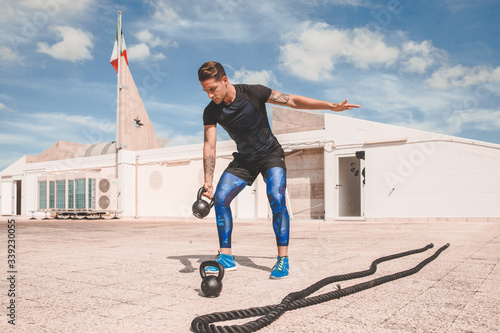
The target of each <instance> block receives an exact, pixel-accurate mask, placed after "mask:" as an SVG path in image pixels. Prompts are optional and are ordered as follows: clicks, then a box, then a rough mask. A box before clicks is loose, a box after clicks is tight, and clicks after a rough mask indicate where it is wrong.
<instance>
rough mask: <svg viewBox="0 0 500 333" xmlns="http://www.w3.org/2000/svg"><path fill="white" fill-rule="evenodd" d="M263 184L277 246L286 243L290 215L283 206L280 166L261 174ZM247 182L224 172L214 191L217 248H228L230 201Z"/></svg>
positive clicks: (283, 173) (283, 183)
mask: <svg viewBox="0 0 500 333" xmlns="http://www.w3.org/2000/svg"><path fill="white" fill-rule="evenodd" d="M263 177H264V182H265V183H266V186H267V198H268V200H269V204H270V205H271V210H272V212H273V229H274V234H275V235H276V243H277V245H278V246H288V241H289V238H290V218H289V216H288V211H287V209H286V196H285V190H286V171H285V170H284V169H283V168H280V167H274V168H271V169H269V170H268V171H267V172H266V173H265V174H263ZM246 185H247V183H246V182H245V181H244V180H243V179H241V178H239V177H236V176H235V175H233V174H230V173H228V172H224V173H223V174H222V176H221V178H220V180H219V183H218V185H217V189H216V191H215V205H214V207H215V215H216V217H217V231H218V232H219V245H220V247H221V248H230V247H231V233H232V231H233V215H232V213H231V207H230V204H231V201H232V200H233V199H234V198H235V197H236V196H237V195H238V193H240V192H241V191H242V190H243V189H244V188H245V187H246Z"/></svg>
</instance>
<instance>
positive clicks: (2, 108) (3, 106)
mask: <svg viewBox="0 0 500 333" xmlns="http://www.w3.org/2000/svg"><path fill="white" fill-rule="evenodd" d="M0 111H9V112H14V110H12V109H11V108H9V107H8V106H6V105H5V104H3V103H2V102H0Z"/></svg>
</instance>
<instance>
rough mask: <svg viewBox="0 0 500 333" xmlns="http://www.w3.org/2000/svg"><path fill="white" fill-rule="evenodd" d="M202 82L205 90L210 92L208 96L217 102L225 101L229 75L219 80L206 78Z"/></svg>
mask: <svg viewBox="0 0 500 333" xmlns="http://www.w3.org/2000/svg"><path fill="white" fill-rule="evenodd" d="M200 83H201V87H202V88H203V91H205V92H206V93H207V94H208V98H210V99H211V100H212V101H214V102H215V103H216V104H220V103H222V102H223V101H224V98H226V95H227V83H228V80H227V77H225V76H223V77H222V80H220V81H217V80H216V79H214V78H211V79H208V80H205V81H203V82H200Z"/></svg>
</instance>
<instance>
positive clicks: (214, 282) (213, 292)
mask: <svg viewBox="0 0 500 333" xmlns="http://www.w3.org/2000/svg"><path fill="white" fill-rule="evenodd" d="M208 266H214V267H217V269H218V270H219V274H218V275H217V276H215V275H210V276H207V273H206V272H205V267H208ZM200 275H201V278H202V281H201V291H202V292H203V295H205V296H206V297H218V296H219V295H220V292H221V291H222V278H223V277H224V267H223V266H222V264H221V263H219V262H217V261H204V262H202V263H201V265H200Z"/></svg>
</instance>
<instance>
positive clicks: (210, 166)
mask: <svg viewBox="0 0 500 333" xmlns="http://www.w3.org/2000/svg"><path fill="white" fill-rule="evenodd" d="M203 168H204V169H205V174H209V175H211V176H213V174H214V170H215V157H214V156H211V155H209V156H207V157H206V158H205V159H204V160H203Z"/></svg>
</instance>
